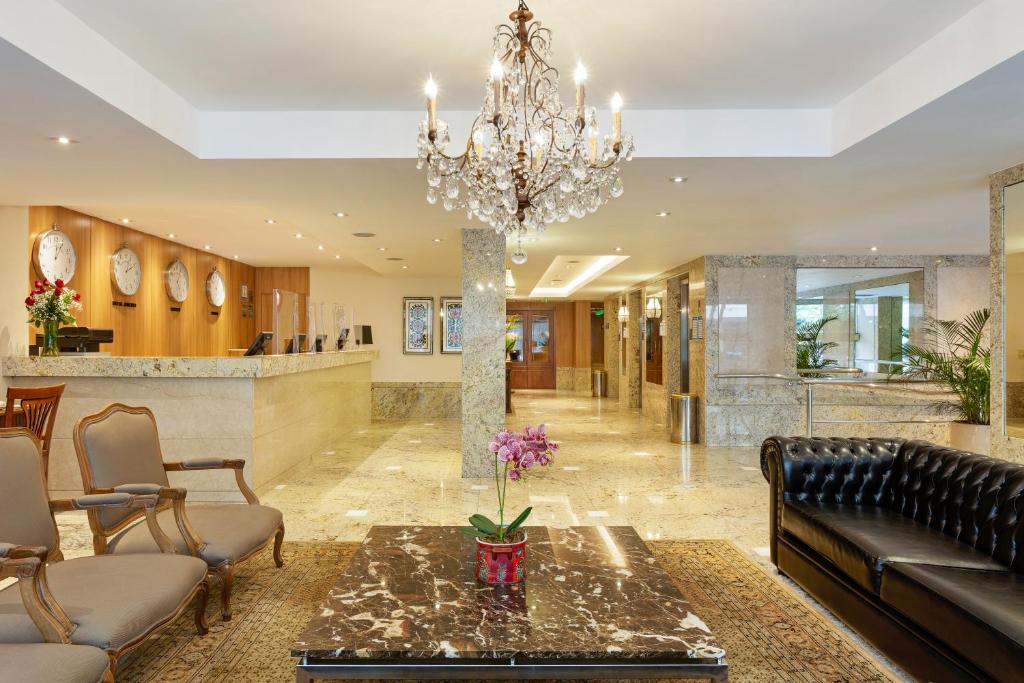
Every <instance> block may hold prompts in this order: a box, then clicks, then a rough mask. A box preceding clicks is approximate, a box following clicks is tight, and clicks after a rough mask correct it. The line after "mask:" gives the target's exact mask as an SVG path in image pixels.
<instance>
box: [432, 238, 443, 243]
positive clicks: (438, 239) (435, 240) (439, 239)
mask: <svg viewBox="0 0 1024 683" xmlns="http://www.w3.org/2000/svg"><path fill="white" fill-rule="evenodd" d="M443 241H444V240H442V239H441V238H440V237H435V238H434V242H443Z"/></svg>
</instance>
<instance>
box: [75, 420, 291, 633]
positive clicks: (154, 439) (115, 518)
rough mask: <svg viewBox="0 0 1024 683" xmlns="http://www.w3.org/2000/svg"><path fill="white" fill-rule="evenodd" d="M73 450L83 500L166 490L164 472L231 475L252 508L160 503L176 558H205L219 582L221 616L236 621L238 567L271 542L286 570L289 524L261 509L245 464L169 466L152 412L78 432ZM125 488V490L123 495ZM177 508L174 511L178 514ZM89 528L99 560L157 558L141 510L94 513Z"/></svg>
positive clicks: (91, 423) (160, 519)
mask: <svg viewBox="0 0 1024 683" xmlns="http://www.w3.org/2000/svg"><path fill="white" fill-rule="evenodd" d="M75 450H76V451H77V453H78V462H79V465H80V466H81V469H82V481H83V483H84V486H85V491H86V493H104V492H110V491H118V490H120V491H126V492H128V493H135V492H139V491H138V490H137V489H130V488H129V489H126V488H123V487H124V486H125V485H127V484H131V483H135V482H146V483H148V484H151V485H154V486H157V487H161V488H166V487H168V486H169V481H168V478H167V472H198V471H202V470H232V471H233V472H234V475H235V482H236V484H237V486H238V489H239V491H240V492H241V494H242V496H243V497H244V498H245V500H246V502H247V504H238V503H229V504H218V505H194V504H193V505H187V506H186V505H185V503H184V499H182V500H179V501H176V503H174V504H168V503H167V502H161V504H160V505H159V506H158V511H157V515H156V519H157V523H158V524H159V526H160V527H161V528H163V529H164V530H166V531H167V533H168V534H169V535H170V538H171V541H172V542H173V543H174V546H175V547H176V548H177V549H178V551H179V552H183V553H189V554H191V555H195V556H196V557H199V558H202V559H203V560H204V561H205V562H206V564H207V566H208V571H209V572H210V574H211V575H213V574H216V575H217V576H219V577H220V579H221V585H222V590H221V616H222V617H223V619H225V620H228V619H230V618H231V585H232V582H233V580H234V572H235V567H236V566H237V565H238V564H239V563H240V562H243V561H245V560H246V559H248V558H250V557H252V556H254V555H255V554H256V553H258V552H259V551H260V550H262V549H263V548H265V547H266V546H268V545H269V544H270V542H271V541H274V562H275V563H276V564H277V566H278V567H281V566H283V564H284V562H283V561H282V559H281V543H282V541H283V540H284V520H283V518H282V516H281V512H280V511H279V510H276V509H274V508H271V507H267V506H264V505H260V502H259V498H257V497H256V494H255V493H253V491H252V489H251V488H250V487H249V485H248V484H247V483H246V481H245V477H244V476H243V468H244V466H245V462H244V461H243V460H224V459H216V458H203V459H199V460H189V461H184V462H164V458H163V453H162V450H161V448H160V437H159V434H158V432H157V426H156V419H155V418H154V417H153V413H152V412H151V411H150V410H149V409H148V408H133V407H129V406H125V405H121V404H119V403H115V404H113V405H109V406H107V407H106V408H104V409H103V410H102V411H100V412H99V413H97V414H95V415H88V416H86V417H83V418H82V419H80V420H79V421H78V424H77V425H75ZM119 487H121V488H119ZM174 505H177V508H175V507H174ZM88 515H89V524H90V526H91V528H92V533H93V546H94V549H95V551H96V554H97V555H101V554H104V553H111V554H115V555H129V554H139V553H151V552H157V550H158V548H157V546H156V544H155V542H154V540H153V536H152V534H150V533H149V532H147V530H146V529H145V528H144V526H143V525H142V524H141V523H139V521H138V520H140V519H141V518H142V516H143V513H142V511H140V510H110V509H105V510H90V511H89V513H88Z"/></svg>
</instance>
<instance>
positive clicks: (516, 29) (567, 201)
mask: <svg viewBox="0 0 1024 683" xmlns="http://www.w3.org/2000/svg"><path fill="white" fill-rule="evenodd" d="M532 20H533V12H532V11H530V8H529V7H527V5H526V2H525V0H519V6H518V7H517V8H516V10H515V11H514V12H512V13H511V14H510V15H509V21H510V23H509V24H502V25H500V26H498V28H497V33H496V35H495V37H494V52H493V59H492V61H491V66H490V69H489V71H488V74H487V79H486V81H485V88H484V98H483V105H482V106H481V108H480V112H479V114H478V115H477V117H476V119H475V120H474V121H473V124H472V127H471V129H470V133H469V137H468V140H467V142H466V143H465V145H463V144H462V143H457V145H456V147H457V148H458V150H459V153H457V154H456V155H455V156H449V154H448V153H447V151H446V150H447V148H448V143H449V142H450V141H451V139H450V133H449V130H448V124H447V123H445V122H444V121H441V120H439V119H438V118H437V94H438V87H437V83H436V82H435V81H434V79H433V76H431V77H430V78H429V80H428V81H427V83H426V86H425V87H424V94H425V95H426V98H427V116H426V119H425V120H423V121H422V122H421V123H420V126H419V136H418V143H417V147H418V156H419V159H418V161H417V166H418V167H419V168H423V167H426V169H427V202H428V203H430V204H436V203H437V202H438V200H440V201H441V204H442V206H444V208H445V209H446V210H448V211H465V212H466V214H467V215H468V216H470V217H473V216H475V217H477V218H478V219H480V220H481V221H483V222H484V223H486V224H488V225H490V226H491V227H492V228H494V230H495V231H496V232H498V233H504V234H505V235H509V236H512V235H514V236H515V237H516V239H517V242H518V243H519V249H518V251H522V238H523V235H524V234H525V233H527V232H529V231H535V232H543V231H544V228H545V226H546V225H548V224H550V223H554V222H556V221H558V222H561V223H565V222H567V221H568V220H569V219H570V218H583V217H584V216H586V215H587V214H588V213H593V212H595V211H597V210H598V209H599V208H601V205H602V204H604V203H606V202H607V201H608V198H609V197H611V198H615V197H619V196H621V195H622V192H623V187H622V179H621V178H620V177H619V171H620V161H621V160H622V159H627V160H629V159H632V157H633V137H632V136H631V135H629V134H628V133H627V134H623V132H622V104H623V102H622V96H621V95H619V93H615V94H614V95H613V96H612V98H611V102H610V109H611V119H612V121H611V124H612V125H611V132H610V133H607V134H605V135H604V136H603V140H602V135H601V131H600V128H599V125H598V121H597V110H596V109H595V108H594V107H593V106H588V105H587V101H586V79H587V70H586V68H585V67H584V66H583V63H582V62H580V63H579V64H578V65H577V67H576V70H575V73H574V76H575V81H576V83H575V85H576V87H575V100H574V102H573V104H572V105H570V106H565V105H563V104H562V101H561V98H560V96H559V86H558V78H559V76H558V70H557V69H555V68H554V67H552V66H551V65H550V62H551V59H552V54H551V41H552V34H551V31H550V29H548V28H546V27H542V26H541V23H540V22H539V21H538V22H534V21H532Z"/></svg>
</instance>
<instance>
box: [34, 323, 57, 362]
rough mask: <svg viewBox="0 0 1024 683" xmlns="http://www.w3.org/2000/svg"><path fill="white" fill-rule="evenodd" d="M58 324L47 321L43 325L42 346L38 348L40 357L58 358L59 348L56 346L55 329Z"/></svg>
mask: <svg viewBox="0 0 1024 683" xmlns="http://www.w3.org/2000/svg"><path fill="white" fill-rule="evenodd" d="M59 327H60V322H59V321H57V320H47V321H45V322H44V323H43V345H42V346H41V347H40V348H39V355H40V356H59V355H60V346H59V345H58V344H57V329H58V328H59Z"/></svg>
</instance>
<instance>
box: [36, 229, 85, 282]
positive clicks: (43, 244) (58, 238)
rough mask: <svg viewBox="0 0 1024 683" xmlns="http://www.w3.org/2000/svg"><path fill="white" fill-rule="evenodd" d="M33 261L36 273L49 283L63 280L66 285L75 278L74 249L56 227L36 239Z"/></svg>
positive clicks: (75, 260)
mask: <svg viewBox="0 0 1024 683" xmlns="http://www.w3.org/2000/svg"><path fill="white" fill-rule="evenodd" d="M33 261H34V262H35V266H36V272H37V273H38V274H39V275H40V276H42V277H45V278H46V279H47V280H49V281H50V282H56V281H57V280H63V281H64V282H65V283H67V282H71V278H73V277H74V276H75V265H76V263H77V257H76V255H75V247H74V245H72V244H71V239H70V238H69V237H68V236H67V235H66V234H65V233H63V232H61V231H60V229H59V228H58V227H57V226H56V225H55V226H53V229H52V230H47V231H46V232H44V233H42V234H40V235H39V237H37V238H36V245H35V254H34V257H33Z"/></svg>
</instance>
